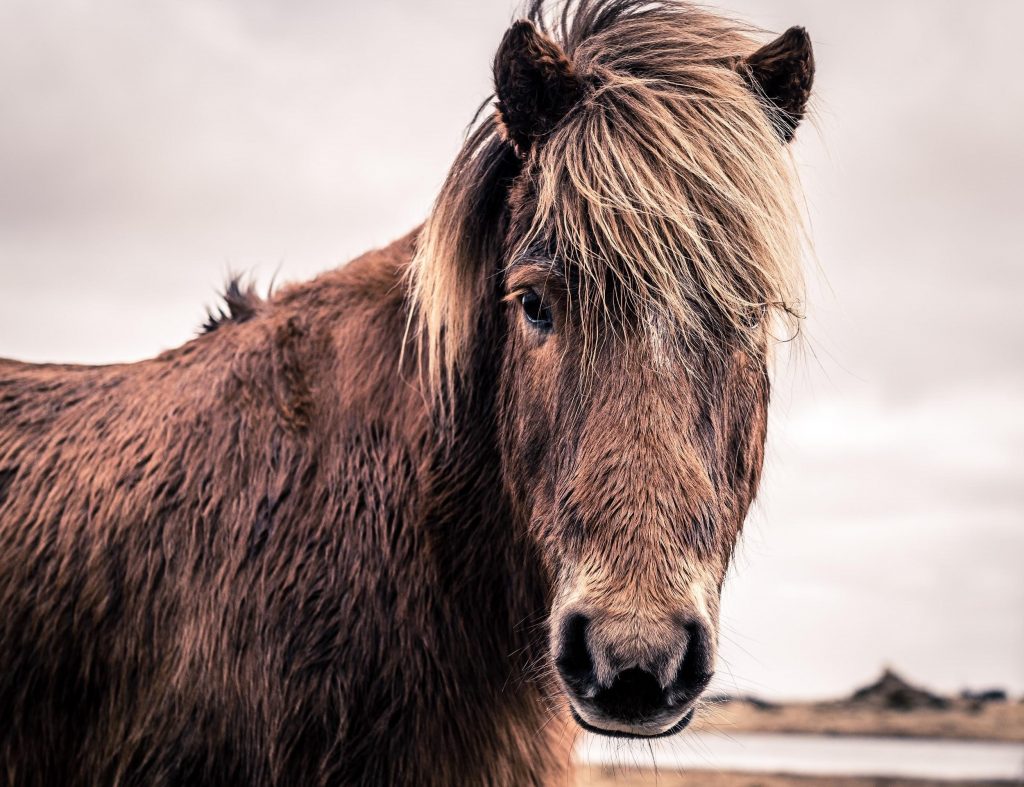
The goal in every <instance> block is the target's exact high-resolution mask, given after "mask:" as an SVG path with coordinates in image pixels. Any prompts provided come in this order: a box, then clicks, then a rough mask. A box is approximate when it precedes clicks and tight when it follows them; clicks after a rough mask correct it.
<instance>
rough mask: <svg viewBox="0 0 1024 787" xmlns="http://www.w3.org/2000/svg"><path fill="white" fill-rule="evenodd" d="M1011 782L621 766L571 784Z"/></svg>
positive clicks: (947, 785)
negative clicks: (631, 768)
mask: <svg viewBox="0 0 1024 787" xmlns="http://www.w3.org/2000/svg"><path fill="white" fill-rule="evenodd" d="M1017 783H1018V782H1015V781H994V782H977V781H973V782H954V781H932V780H929V779H872V778H863V779H858V778H852V777H835V776H833V777H828V778H823V777H815V776H786V775H783V774H745V773H726V772H721V771H689V772H687V773H680V772H678V771H658V772H657V773H655V772H654V771H653V770H635V771H623V770H622V769H621V768H616V769H614V770H613V769H610V768H588V767H586V766H584V767H581V768H580V769H579V773H578V774H577V779H576V785H575V787H697V786H698V785H699V787H814V785H828V787H954V785H967V784H970V785H971V787H994V786H995V785H1000V786H1002V785H1012V784H1017Z"/></svg>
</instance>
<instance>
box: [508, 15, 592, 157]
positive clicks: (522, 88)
mask: <svg viewBox="0 0 1024 787" xmlns="http://www.w3.org/2000/svg"><path fill="white" fill-rule="evenodd" d="M494 90H495V93H496V94H497V98H498V100H497V109H498V120H499V125H500V127H501V128H502V130H503V132H504V134H505V137H506V139H508V140H509V142H511V143H512V146H513V147H514V148H515V151H516V153H517V154H518V155H519V156H520V158H525V156H526V154H527V153H529V151H530V147H531V146H532V145H533V143H534V142H535V141H536V140H538V139H540V138H542V137H544V136H546V135H547V134H549V133H550V132H551V131H552V129H554V127H555V126H556V125H558V122H559V121H560V120H561V119H562V118H563V117H565V115H566V113H568V112H569V110H570V109H572V108H573V106H574V105H575V104H576V102H577V101H579V99H580V96H581V95H582V94H583V89H582V85H581V84H580V81H579V79H578V78H577V77H576V73H575V71H574V70H573V67H572V64H571V63H570V62H569V58H568V57H566V55H565V52H563V51H562V48H561V47H560V46H559V45H558V44H556V43H555V42H554V41H552V40H551V39H550V38H548V37H547V36H546V35H544V34H543V33H541V32H540V31H539V30H537V28H536V27H534V26H533V23H532V22H528V21H526V20H525V19H523V20H520V21H518V22H516V23H515V24H514V25H512V27H510V28H509V29H508V31H507V32H506V33H505V37H504V38H503V39H502V40H501V45H500V46H499V47H498V54H497V55H495V57H494Z"/></svg>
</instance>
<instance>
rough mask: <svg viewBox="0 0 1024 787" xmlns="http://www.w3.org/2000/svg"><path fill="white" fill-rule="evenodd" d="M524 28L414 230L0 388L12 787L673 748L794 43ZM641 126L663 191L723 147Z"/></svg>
mask: <svg viewBox="0 0 1024 787" xmlns="http://www.w3.org/2000/svg"><path fill="white" fill-rule="evenodd" d="M531 19H532V21H524V22H520V23H517V24H516V25H514V26H513V28H512V29H511V30H510V31H509V34H508V35H507V36H506V39H505V41H504V42H503V43H502V47H501V49H500V50H499V55H498V58H497V60H496V63H495V74H496V87H497V109H496V113H495V114H494V115H493V116H489V117H486V118H484V120H483V121H482V123H481V125H480V126H479V127H478V129H477V130H476V131H475V132H474V133H473V135H472V136H471V138H470V140H469V141H468V142H467V144H466V147H465V149H464V151H463V153H462V154H460V159H459V161H458V162H456V166H455V167H454V168H453V171H452V174H451V176H450V177H449V182H448V184H446V187H445V190H444V191H443V192H442V195H441V197H440V198H439V201H438V204H437V206H436V207H435V209H434V212H433V213H432V215H431V217H430V220H429V221H428V223H427V224H426V225H425V227H424V228H422V229H421V230H417V231H415V232H413V233H411V234H410V235H408V236H406V237H405V238H402V239H400V240H398V241H396V242H395V243H393V244H392V245H390V246H388V247H387V248H385V249H381V250H378V251H374V252H370V253H368V254H366V255H364V256H362V257H359V258H358V259H356V260H354V261H352V262H350V263H348V264H347V265H345V266H344V267H342V268H340V269H338V270H335V271H332V272H329V273H326V274H324V275H322V276H320V277H319V278H317V279H315V280H313V281H311V282H307V283H304V284H299V285H294V286H290V287H286V288H284V289H282V290H280V291H278V292H276V293H274V294H273V295H272V296H269V297H268V298H267V299H266V300H263V299H261V298H259V297H257V296H255V295H254V294H253V293H252V292H247V291H243V290H240V289H239V288H238V287H237V286H235V285H232V286H231V287H230V288H229V291H228V293H227V296H226V301H227V305H226V307H225V309H224V311H223V312H222V313H220V314H217V315H215V316H211V318H210V320H209V321H208V323H207V325H206V326H205V330H204V332H203V333H202V334H201V335H199V336H198V337H196V338H195V339H193V340H192V341H190V342H188V343H187V344H185V345H183V346H181V347H179V348H177V349H174V350H170V351H168V352H165V353H163V354H162V355H160V356H158V357H156V358H154V359H151V360H147V361H143V362H140V363H135V364H125V365H113V366H104V367H85V366H63V365H30V364H25V363H19V362H16V361H6V360H5V361H0V610H2V614H0V783H3V784H11V785H24V786H25V787H32V785H97V784H116V785H226V784H245V785H256V784H259V785H264V784H266V785H317V784H322V785H406V784H408V785H435V784H436V785H463V784H465V785H477V784H480V785H542V784H561V783H565V780H566V778H567V775H566V768H567V766H568V763H569V760H570V751H569V749H570V746H571V744H572V740H573V731H574V730H575V729H576V728H575V725H573V723H572V722H571V721H570V720H569V713H570V712H571V713H572V715H574V716H575V717H576V718H577V720H579V722H580V723H581V724H584V726H587V725H588V724H589V725H594V726H597V727H598V728H600V729H602V730H604V731H613V730H626V731H628V732H631V734H633V733H635V734H646V732H645V731H646V730H654V729H655V727H657V729H658V730H661V729H662V728H667V727H669V726H671V725H676V726H675V727H673V730H674V729H679V728H681V726H685V724H686V723H687V722H688V721H689V718H690V717H691V716H692V712H693V710H692V709H693V703H694V702H695V701H696V696H697V694H699V692H700V690H701V689H702V688H703V687H704V685H706V682H707V678H708V677H709V676H710V672H711V669H712V668H713V658H714V640H715V631H716V627H717V599H718V592H719V590H720V587H721V582H722V579H723V578H724V575H725V570H726V567H727V565H728V561H729V555H730V553H731V550H732V547H733V544H734V542H735V539H736V536H737V534H738V532H739V529H740V526H741V524H742V520H743V517H744V516H745V514H746V511H747V508H748V507H749V505H750V502H751V500H752V499H753V496H754V493H755V491H756V486H757V480H758V477H759V474H760V467H761V460H762V455H763V444H764V435H765V423H766V407H767V401H768V382H767V372H766V362H767V360H766V359H767V343H768V339H769V338H770V337H769V332H768V331H769V329H768V328H767V325H768V324H769V313H770V312H778V313H781V314H785V313H788V312H791V311H792V310H793V309H794V308H795V302H794V301H793V300H792V296H793V293H794V292H795V289H794V287H792V286H791V284H792V279H791V277H790V274H789V273H788V272H789V271H791V267H790V266H791V262H792V260H790V259H789V258H788V257H787V255H791V254H792V252H793V248H792V244H791V243H790V241H791V239H790V237H789V235H788V234H787V233H788V232H789V231H790V226H791V224H792V221H793V216H792V215H791V213H790V208H791V185H792V184H791V183H790V182H789V180H787V179H786V177H785V176H784V174H783V173H784V167H783V165H782V164H781V163H780V162H781V157H782V156H783V153H782V150H783V143H784V142H785V141H788V139H789V138H790V137H791V136H792V132H793V129H794V128H795V126H796V122H798V121H799V117H800V115H802V113H803V105H804V102H805V101H806V98H807V91H808V90H809V87H810V81H809V80H810V76H809V74H810V68H811V65H810V64H811V61H810V50H809V44H808V43H807V39H806V35H805V34H802V32H797V33H790V34H787V35H789V36H790V39H791V40H789V41H788V43H787V42H786V41H783V39H780V41H783V43H781V44H780V43H779V42H774V43H773V44H771V45H769V47H772V46H774V47H775V49H769V48H766V49H764V50H760V54H759V53H758V52H754V48H755V46H756V45H752V43H751V41H750V39H749V38H747V37H746V35H745V34H744V33H742V32H740V31H738V30H737V29H736V28H734V27H733V26H731V23H726V22H723V21H722V20H719V19H717V18H716V17H713V16H710V15H708V14H706V13H704V12H699V11H696V10H695V9H693V8H691V7H690V6H688V5H685V4H682V3H674V2H668V3H664V4H661V5H652V4H648V3H640V2H632V0H599V2H586V1H584V2H580V3H578V4H577V5H576V7H575V8H574V9H572V13H567V15H566V17H565V18H564V19H563V26H562V28H561V30H560V32H559V31H554V32H552V31H549V30H548V29H547V27H546V26H545V25H544V22H543V13H542V9H540V8H539V7H537V8H534V9H533V10H532V11H531ZM567 20H575V21H572V22H569V21H567ZM567 25H568V26H567ZM640 53H646V54H645V56H644V57H639V56H638V55H639V54H640ZM752 53H753V54H752ZM765 53H767V54H765ZM658 69H662V71H663V72H664V73H659V71H658ZM758 69H760V71H759V70H758ZM801 69H802V71H801ZM797 72H800V73H802V75H803V80H802V81H801V79H800V78H798V77H799V76H800V74H797ZM794 74H796V76H794ZM673 79H674V80H676V81H675V82H673V81H672V80H673ZM702 80H703V81H702ZM616 85H618V87H616ZM723 91H724V93H723ZM685 96H690V97H691V99H692V102H691V103H692V104H693V107H697V109H694V108H693V107H690V109H689V110H687V111H689V112H690V114H689V115H680V116H678V117H676V116H675V115H673V114H672V113H673V112H675V111H676V110H678V109H679V108H680V107H682V106H683V105H684V104H685V103H686V101H685V100H684V99H685ZM716 96H717V97H722V100H723V102H724V103H723V106H725V107H726V109H724V110H721V111H719V110H718V109H714V110H713V111H712V109H711V108H712V107H716V106H717V105H716V104H715V101H716ZM602 102H605V103H602ZM659 102H660V103H659ZM694 102H695V103H694ZM729 107H732V109H729ZM680 111H681V110H680ZM730 112H732V114H731V115H730V114H729V113H730ZM616 113H619V114H616ZM623 113H625V114H623ZM716 113H717V114H716ZM627 115H630V116H631V117H632V118H633V121H635V122H634V124H633V125H632V126H631V128H633V129H636V128H642V127H643V124H644V123H647V124H649V125H651V127H652V128H654V127H655V126H657V127H658V128H661V133H663V134H664V135H666V136H664V138H663V139H660V140H659V141H658V146H659V147H660V148H664V149H666V150H667V149H670V148H671V149H672V150H676V154H675V155H677V160H676V164H680V162H682V161H683V160H684V159H683V158H682V157H681V156H682V155H683V154H682V153H680V152H679V150H677V148H679V145H680V144H682V142H681V140H685V139H687V138H689V139H693V140H696V138H697V137H696V134H697V130H696V128H695V126H699V125H700V124H701V123H708V122H710V123H711V127H712V128H713V130H714V132H715V133H718V134H719V136H718V138H717V140H718V141H717V143H716V141H715V138H714V137H713V135H712V138H711V141H710V142H708V143H707V144H705V142H706V141H701V142H696V141H695V142H694V144H693V145H690V146H689V154H690V155H691V158H690V161H689V164H688V165H687V167H688V169H687V167H682V166H681V165H680V166H679V167H676V164H672V163H671V162H668V163H666V162H663V161H660V160H658V159H656V158H652V157H651V155H650V151H646V152H645V150H644V149H642V146H641V147H636V146H635V144H636V143H635V141H634V146H633V147H630V146H629V145H626V144H625V143H624V141H623V137H622V131H623V127H622V125H621V122H620V121H621V120H622V118H624V117H626V116H627ZM598 117H602V118H605V119H609V118H610V119H611V121H610V122H612V127H610V128H609V129H604V130H602V129H601V128H599V127H597V126H594V125H592V124H593V123H594V122H596V120H595V118H598ZM673 117H676V120H673V119H672V118H673ZM615 118H619V120H615ZM588 123H589V124H591V125H589V126H588V125H587V124H588ZM637 123H639V125H637ZM730 123H731V124H733V125H734V126H735V128H732V129H729V128H727V126H728V124H730ZM672 124H675V125H672ZM670 126H671V127H670ZM705 131H706V129H705ZM733 132H735V135H734V133H733ZM733 136H735V138H733ZM751 139H753V140H754V141H753V142H750V141H749V140H751ZM594 145H598V146H599V147H601V148H602V149H603V150H604V153H605V154H607V155H599V151H598V150H595V149H593V146H594ZM615 145H618V146H619V147H618V149H614V146H615ZM673 145H674V146H675V147H674V148H673V147H672V146H673ZM716 145H717V147H716ZM609 146H613V147H612V148H609ZM559 151H560V152H559ZM556 152H557V155H556ZM609 156H610V158H609ZM716 156H718V163H717V164H716V163H715V161H714V159H715V157H716ZM777 159H778V160H777ZM614 161H618V162H620V163H621V168H620V169H616V166H615V165H614V164H613V162H614ZM577 164H578V165H579V166H580V167H583V169H576V166H577ZM565 166H568V167H569V169H568V170H565V169H564V167H565ZM651 167H654V168H655V170H657V169H658V168H659V167H660V168H662V169H663V171H664V173H665V177H664V178H663V179H662V180H663V185H664V188H665V191H663V192H658V191H656V190H651V189H650V188H648V187H647V186H650V185H651V184H649V183H648V184H647V185H644V184H645V183H646V181H645V180H644V178H647V177H648V176H649V175H650V173H651V172H652V171H653V170H651V169H650V168H651ZM673 167H674V168H673ZM602 168H603V169H602ZM584 172H585V173H590V176H593V177H594V178H596V180H594V181H593V182H589V183H585V182H582V181H581V180H580V179H579V178H580V176H581V175H582V174H583V173H584ZM602 173H603V174H602ZM698 176H699V177H698ZM574 178H575V180H574ZM630 183H632V184H633V185H634V186H636V188H633V186H630V185H629V184H630ZM630 189H632V191H630ZM670 197H671V198H672V199H676V200H682V202H679V203H676V204H675V205H674V206H669V205H667V204H665V200H666V199H668V198H670ZM608 198H611V199H619V200H620V201H619V203H618V204H617V206H613V207H614V210H611V211H609V205H608V203H607V202H606V199H608ZM620 198H621V199H620ZM641 208H642V209H641ZM698 211H704V213H703V214H701V215H698V214H697V212H698ZM695 227H696V228H697V229H698V230H699V232H698V233H697V234H693V233H692V232H691V230H692V229H694V228H695ZM700 232H703V233H704V234H703V235H700ZM726 232H728V233H729V238H730V240H729V243H727V244H725V240H724V236H723V237H722V238H719V240H718V241H716V240H715V238H716V234H717V233H726ZM701 238H703V239H704V240H701ZM708 239H710V240H708ZM705 240H707V241H708V243H709V244H710V245H707V244H705V243H704V241H705ZM716 243H717V245H718V252H717V253H718V260H719V262H718V263H715V262H714V261H713V260H712V258H711V257H710V256H709V255H710V253H711V250H713V247H714V246H715V245H716ZM723 244H725V245H723ZM677 252H678V253H677ZM627 256H628V257H629V259H628V260H627V259H626V257H627ZM754 256H756V257H757V260H756V263H755V261H754V260H753V259H752V257H754ZM716 266H717V267H716ZM595 287H596V288H597V289H595ZM752 315H753V316H752ZM574 649H575V650H574ZM570 651H572V652H573V653H576V654H577V655H578V658H575V661H574V660H573V659H572V658H570V656H569V655H567V654H570ZM579 654H582V655H579ZM624 669H626V672H622V670H624ZM627 672H628V673H629V674H628V675H627V677H628V678H630V680H634V682H632V683H630V682H629V681H626V680H625V679H624V678H622V676H623V675H626V673H627ZM636 680H639V681H640V682H639V683H637V682H635V681H636ZM643 681H648V683H650V684H651V686H653V683H652V681H653V682H660V683H659V686H660V687H661V688H657V691H658V692H662V689H664V692H665V693H664V694H662V693H659V694H658V699H657V703H656V704H657V707H656V708H655V707H654V705H653V704H652V706H651V707H652V708H653V710H651V713H650V714H649V715H645V714H647V711H646V710H644V711H643V713H641V712H640V711H639V710H637V707H638V706H635V705H634V704H631V703H632V695H631V693H630V692H631V689H630V688H629V687H634V686H647V684H644V683H643ZM647 687H648V688H650V686H647ZM645 690H646V689H645ZM602 691H607V692H612V694H609V695H608V697H610V698H611V699H609V701H608V702H607V703H606V704H605V705H601V706H600V707H599V706H598V705H594V704H588V703H589V702H590V701H589V700H588V699H587V698H588V697H590V698H593V697H597V698H598V700H600V699H601V696H602V695H601V692H602ZM623 698H625V701H623ZM606 699H607V698H606ZM595 702H596V700H595ZM652 702H653V701H652ZM616 703H618V704H616ZM631 714H632V715H631ZM681 714H686V715H683V716H682V721H678V722H677V719H678V718H679V717H680V715H681ZM641 716H642V717H643V718H642V719H641ZM623 725H625V726H623ZM644 725H647V726H644Z"/></svg>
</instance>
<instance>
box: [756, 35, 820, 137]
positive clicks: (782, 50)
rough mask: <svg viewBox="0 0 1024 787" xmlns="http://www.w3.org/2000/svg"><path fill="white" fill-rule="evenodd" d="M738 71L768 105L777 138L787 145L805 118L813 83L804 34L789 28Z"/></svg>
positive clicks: (810, 56)
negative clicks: (777, 134) (780, 138)
mask: <svg viewBox="0 0 1024 787" xmlns="http://www.w3.org/2000/svg"><path fill="white" fill-rule="evenodd" d="M741 72H742V73H743V75H744V77H746V79H747V81H748V82H749V83H750V85H751V87H753V89H754V91H755V92H756V93H757V94H758V95H759V96H760V97H761V98H762V99H765V100H767V101H768V102H769V103H770V104H771V107H770V109H771V110H772V115H773V119H774V120H775V124H776V127H777V128H778V131H779V136H780V137H782V141H783V142H789V141H790V140H791V139H792V138H793V134H794V133H795V132H796V127H797V126H798V125H799V124H800V120H801V119H802V118H803V116H804V110H805V109H806V108H807V100H808V99H809V98H810V97H811V83H812V82H813V81H814V52H813V50H812V48H811V37H810V36H809V35H807V31H806V30H804V29H803V28H802V27H791V28H789V30H787V31H786V32H785V33H783V34H782V35H781V36H779V37H778V38H776V39H775V40H774V41H772V42H771V43H770V44H765V45H764V46H763V47H761V48H760V49H758V50H757V51H756V52H754V54H752V55H750V56H749V57H747V58H746V59H745V60H744V61H742V68H741Z"/></svg>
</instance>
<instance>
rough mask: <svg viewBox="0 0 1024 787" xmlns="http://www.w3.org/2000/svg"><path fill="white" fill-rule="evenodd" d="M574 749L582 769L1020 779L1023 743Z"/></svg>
mask: <svg viewBox="0 0 1024 787" xmlns="http://www.w3.org/2000/svg"><path fill="white" fill-rule="evenodd" d="M576 756H577V759H578V761H579V762H580V763H581V766H582V767H583V768H586V767H587V766H588V765H590V766H615V767H620V768H635V767H640V768H644V767H647V768H650V767H655V766H657V767H658V768H673V769H702V770H720V771H746V772H763V773H790V774H814V775H818V776H880V777H905V778H922V779H923V778H931V779H960V780H981V779H1018V778H1024V744H1022V743H998V742H989V741H947V740H937V739H932V738H928V739H920V738H916V739H915V738H869V737H856V736H842V737H827V736H820V735H788V734H787V735H778V734H767V733H736V734H731V735H727V734H725V733H688V734H684V735H681V736H678V737H676V738H673V739H669V740H665V741H652V742H641V741H626V740H620V739H616V738H602V737H598V736H593V735H587V736H584V737H582V738H581V739H580V741H579V742H578V744H577V747H576Z"/></svg>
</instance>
